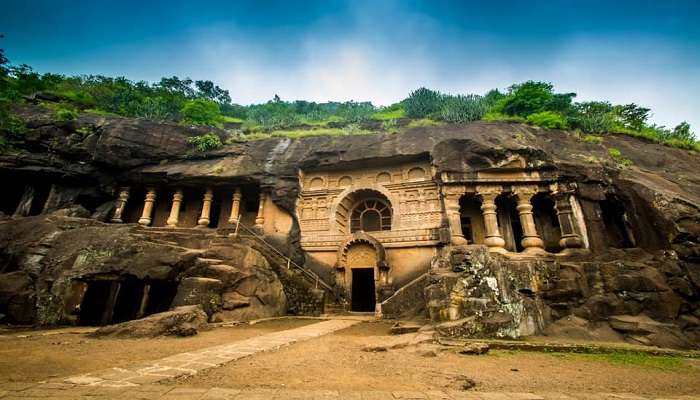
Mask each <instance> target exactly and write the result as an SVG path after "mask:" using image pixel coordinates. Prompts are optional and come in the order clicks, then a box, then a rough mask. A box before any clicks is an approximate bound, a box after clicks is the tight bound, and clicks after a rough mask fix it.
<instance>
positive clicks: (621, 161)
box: [608, 147, 634, 167]
mask: <svg viewBox="0 0 700 400" xmlns="http://www.w3.org/2000/svg"><path fill="white" fill-rule="evenodd" d="M608 154H609V155H610V157H611V158H612V159H613V161H615V163H616V164H617V165H619V166H621V167H629V166H630V165H633V164H634V163H633V162H632V160H630V159H629V158H627V157H625V156H623V155H622V152H621V151H620V149H616V148H614V147H611V148H609V149H608Z"/></svg>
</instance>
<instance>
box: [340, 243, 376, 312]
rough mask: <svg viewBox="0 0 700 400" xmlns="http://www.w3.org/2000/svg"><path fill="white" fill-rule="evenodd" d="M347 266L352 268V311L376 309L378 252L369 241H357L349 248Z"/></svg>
mask: <svg viewBox="0 0 700 400" xmlns="http://www.w3.org/2000/svg"><path fill="white" fill-rule="evenodd" d="M347 257H348V258H347V266H348V268H349V269H350V277H349V278H350V288H351V290H350V304H351V308H350V309H351V310H352V311H362V312H369V311H374V307H375V304H376V302H377V295H376V285H375V273H374V270H375V266H376V265H377V254H376V251H375V249H374V247H373V246H372V245H370V244H367V243H356V244H353V245H351V246H350V247H349V248H348V253H347Z"/></svg>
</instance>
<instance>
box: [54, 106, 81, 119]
mask: <svg viewBox="0 0 700 400" xmlns="http://www.w3.org/2000/svg"><path fill="white" fill-rule="evenodd" d="M76 118H78V110H76V109H75V108H73V107H72V106H69V105H65V104H63V103H60V104H59V105H57V106H56V119H58V120H59V121H71V120H74V119H76Z"/></svg>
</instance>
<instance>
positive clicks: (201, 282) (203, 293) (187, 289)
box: [172, 277, 223, 315]
mask: <svg viewBox="0 0 700 400" xmlns="http://www.w3.org/2000/svg"><path fill="white" fill-rule="evenodd" d="M222 288H223V284H222V283H221V281H220V280H218V279H211V278H200V277H189V278H184V279H183V280H182V281H180V285H179V286H178V288H177V294H176V295H175V299H173V302H172V307H178V306H186V305H196V304H200V305H201V306H202V308H203V310H204V312H206V313H207V315H212V314H214V313H215V312H217V311H219V310H220V309H221V290H222Z"/></svg>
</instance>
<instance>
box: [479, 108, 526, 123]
mask: <svg viewBox="0 0 700 400" xmlns="http://www.w3.org/2000/svg"><path fill="white" fill-rule="evenodd" d="M481 120H482V121H488V122H519V123H523V124H524V123H526V122H527V120H526V119H525V118H523V117H518V116H517V115H506V114H503V113H500V112H495V111H491V112H487V113H486V114H484V116H483V117H481Z"/></svg>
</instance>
